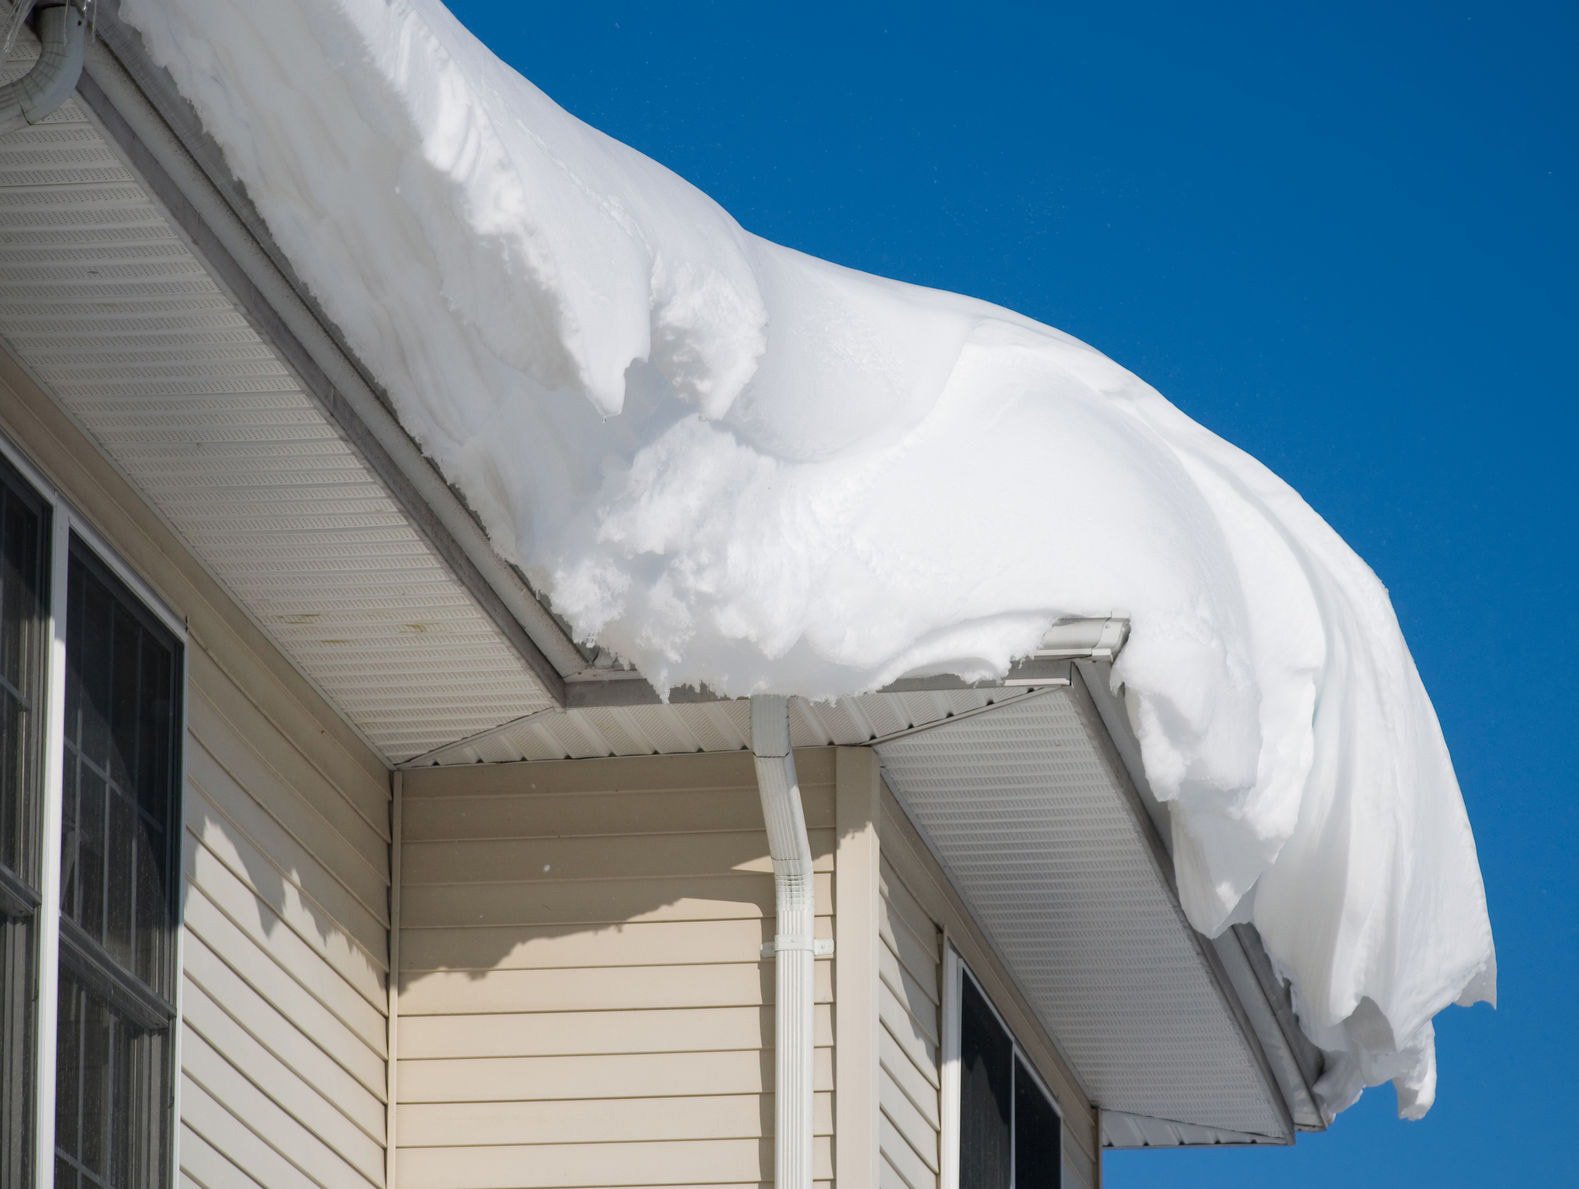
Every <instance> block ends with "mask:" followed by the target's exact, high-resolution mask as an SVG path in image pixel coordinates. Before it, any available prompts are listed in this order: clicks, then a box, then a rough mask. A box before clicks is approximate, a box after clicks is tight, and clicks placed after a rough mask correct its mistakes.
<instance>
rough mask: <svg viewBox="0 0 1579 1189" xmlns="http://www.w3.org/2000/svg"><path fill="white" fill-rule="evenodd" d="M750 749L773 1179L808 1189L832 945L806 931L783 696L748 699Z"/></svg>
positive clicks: (801, 823)
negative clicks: (817, 1048)
mask: <svg viewBox="0 0 1579 1189" xmlns="http://www.w3.org/2000/svg"><path fill="white" fill-rule="evenodd" d="M751 750H752V751H753V752H754V753H755V755H756V765H757V790H758V792H759V793H760V794H761V796H762V816H763V819H764V820H765V821H766V823H767V831H768V852H769V854H771V855H772V857H773V889H774V906H775V909H776V911H777V916H778V921H777V924H776V926H775V932H774V937H773V940H772V941H771V942H770V943H769V944H768V945H766V946H764V947H763V953H764V955H766V954H767V953H772V954H773V957H774V968H775V989H776V992H777V994H776V997H775V1009H774V1029H773V1039H774V1060H773V1065H774V1112H775V1113H774V1124H775V1125H774V1132H773V1135H774V1142H773V1148H774V1166H773V1183H774V1185H775V1186H776V1189H811V1173H812V1167H811V1159H812V1156H811V1153H812V1143H811V1139H812V1135H811V1132H812V1114H811V1109H812V1084H811V1079H812V1044H813V1038H812V996H813V969H814V963H815V960H816V957H817V955H818V954H819V953H831V952H832V948H833V947H832V945H831V943H825V944H823V945H819V944H818V943H817V940H816V937H815V933H814V922H815V913H816V905H815V900H814V891H813V887H812V871H811V843H810V842H809V841H808V840H807V837H806V814H805V812H804V811H803V810H802V808H801V801H800V781H799V780H798V779H797V778H796V775H795V755H794V753H793V752H792V751H791V749H790V731H789V703H788V702H787V701H786V700H785V699H784V698H781V697H776V696H768V695H757V696H754V697H753V698H752V699H751Z"/></svg>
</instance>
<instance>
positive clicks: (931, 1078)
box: [877, 858, 943, 1189]
mask: <svg viewBox="0 0 1579 1189" xmlns="http://www.w3.org/2000/svg"><path fill="white" fill-rule="evenodd" d="M879 890H880V892H881V897H882V898H881V909H880V911H879V914H878V944H879V946H880V947H881V948H880V950H879V953H878V992H877V994H878V1021H879V1025H880V1027H881V1028H882V1033H881V1035H880V1036H879V1037H878V1063H879V1070H880V1075H881V1076H880V1080H879V1083H878V1092H879V1102H880V1104H881V1107H882V1120H881V1123H880V1128H881V1130H880V1132H879V1147H880V1150H881V1153H882V1158H883V1159H882V1165H881V1167H880V1169H879V1175H880V1176H881V1177H882V1180H883V1183H884V1184H887V1185H903V1186H908V1187H909V1189H933V1187H934V1186H936V1185H937V1184H938V1143H939V1133H940V1128H941V1123H942V1115H941V1113H940V1105H939V1100H938V1070H939V1056H938V1043H939V1035H940V1033H939V1021H940V1018H941V1016H940V1009H939V1001H940V996H941V988H942V961H941V956H942V944H943V936H942V932H941V931H940V930H939V928H938V926H937V923H936V922H935V921H933V920H932V918H931V917H930V916H928V915H927V913H926V911H925V910H924V909H922V907H921V905H920V904H919V903H918V902H917V900H916V898H915V896H914V895H912V894H911V892H910V890H909V889H908V888H907V887H905V885H904V881H903V880H901V879H900V878H899V875H898V873H896V872H895V870H894V867H893V864H892V863H890V862H889V861H888V860H887V859H886V858H884V859H883V860H882V862H881V864H880V867H879Z"/></svg>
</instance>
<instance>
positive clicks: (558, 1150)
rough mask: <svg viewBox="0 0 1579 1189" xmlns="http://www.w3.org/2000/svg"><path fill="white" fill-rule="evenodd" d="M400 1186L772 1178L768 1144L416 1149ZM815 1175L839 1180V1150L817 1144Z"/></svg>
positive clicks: (604, 1186)
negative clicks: (836, 1165) (835, 1154)
mask: <svg viewBox="0 0 1579 1189" xmlns="http://www.w3.org/2000/svg"><path fill="white" fill-rule="evenodd" d="M399 1175H400V1184H401V1185H403V1186H412V1187H416V1186H421V1187H422V1189H547V1187H557V1189H568V1187H571V1186H576V1187H589V1189H590V1187H594V1186H596V1187H598V1189H624V1187H625V1186H632V1185H644V1186H647V1185H651V1186H656V1185H704V1184H717V1183H719V1182H736V1181H738V1182H745V1183H747V1184H751V1183H759V1184H760V1183H762V1182H763V1181H764V1180H771V1179H772V1175H773V1145H772V1143H771V1141H768V1140H699V1141H674V1142H670V1143H657V1144H655V1143H627V1144H545V1145H537V1146H529V1147H520V1146H509V1147H506V1146H500V1147H486V1148H467V1149H464V1152H463V1153H457V1152H456V1151H454V1150H453V1149H446V1148H414V1149H412V1150H411V1151H409V1152H402V1154H401V1159H400V1174H399ZM812 1175H813V1176H814V1177H816V1178H819V1179H822V1180H827V1179H828V1178H831V1177H832V1176H833V1145H832V1143H831V1142H830V1141H829V1140H827V1139H818V1140H816V1141H815V1142H814V1143H813V1148H812Z"/></svg>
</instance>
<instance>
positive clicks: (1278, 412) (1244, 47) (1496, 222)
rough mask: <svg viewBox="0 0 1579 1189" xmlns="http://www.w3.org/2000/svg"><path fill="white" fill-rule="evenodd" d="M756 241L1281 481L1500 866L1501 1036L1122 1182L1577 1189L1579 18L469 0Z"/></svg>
mask: <svg viewBox="0 0 1579 1189" xmlns="http://www.w3.org/2000/svg"><path fill="white" fill-rule="evenodd" d="M452 7H453V8H454V9H455V11H456V12H457V13H458V14H459V15H460V16H461V18H462V19H463V20H465V21H466V22H467V23H468V24H470V25H471V27H472V28H473V29H474V30H476V31H477V32H478V33H479V34H480V35H481V36H482V37H483V39H484V40H486V41H487V42H489V43H490V44H491V45H492V46H493V47H494V48H495V50H497V51H498V52H499V53H500V54H501V55H502V56H504V57H505V58H507V59H508V60H509V61H511V62H512V63H513V64H514V65H515V66H516V67H518V68H519V69H520V70H521V71H522V73H524V74H525V75H526V76H527V77H528V78H531V79H532V80H533V81H534V82H536V83H537V84H538V85H539V86H541V87H542V88H543V89H544V90H546V91H547V92H548V93H549V94H550V95H551V96H553V97H554V98H555V99H557V100H558V101H559V102H560V103H561V104H563V105H564V106H565V107H567V108H569V109H570V110H571V111H572V112H574V113H575V114H577V115H578V116H580V117H581V118H583V119H585V120H587V121H589V122H590V123H592V124H594V125H596V126H598V127H600V128H602V129H603V130H604V131H606V132H608V133H610V134H612V135H614V136H616V137H618V138H620V139H621V140H624V141H625V142H626V143H628V144H631V145H634V146H635V147H636V148H639V149H641V150H642V151H644V152H646V153H648V154H649V155H651V156H653V157H656V158H657V159H658V160H660V161H662V162H664V163H665V164H667V165H668V166H670V167H671V168H673V169H675V170H676V171H677V172H679V173H680V174H682V175H684V176H685V177H687V178H689V179H690V180H691V181H693V182H695V183H696V184H697V185H699V186H700V187H702V189H704V190H706V191H708V192H709V193H711V194H712V195H713V196H714V197H715V198H717V199H718V200H719V201H721V202H722V203H723V204H724V205H725V206H726V207H727V208H728V209H729V210H730V211H732V212H733V213H734V215H735V216H736V217H737V218H738V219H739V220H740V221H741V222H742V223H743V224H744V225H745V226H746V227H748V228H750V229H751V230H753V231H756V232H758V233H760V234H762V235H766V236H768V237H769V238H772V239H775V240H778V241H780V242H783V243H786V244H789V245H792V246H793V247H796V248H800V249H803V250H805V251H808V252H812V253H815V254H817V255H819V256H825V257H827V258H829V259H832V260H836V261H839V262H840V263H843V264H848V265H852V266H854V267H856V268H861V269H866V270H869V271H872V272H878V273H884V274H887V275H889V276H895V277H901V278H903V279H905V280H909V281H915V282H919V283H922V284H927V285H936V286H941V287H944V288H948V289H957V290H961V291H963V292H966V293H970V294H973V295H975V296H978V297H984V298H987V299H989V300H992V301H996V302H999V303H1002V304H1004V305H1008V306H1012V307H1014V308H1015V309H1018V310H1021V311H1023V312H1025V313H1027V314H1030V315H1032V316H1033V317H1036V318H1039V319H1041V320H1043V321H1045V322H1049V323H1052V324H1053V325H1055V326H1059V327H1062V328H1063V329H1065V330H1068V331H1070V332H1072V333H1074V334H1076V335H1078V336H1080V337H1081V338H1083V339H1085V340H1087V341H1088V342H1090V343H1093V344H1094V345H1096V346H1097V347H1099V348H1101V349H1102V350H1104V351H1106V352H1107V353H1108V354H1109V355H1111V356H1113V357H1114V358H1115V359H1117V360H1118V361H1119V362H1121V363H1123V364H1125V365H1126V366H1128V367H1129V368H1130V369H1132V370H1133V371H1135V372H1137V373H1139V374H1140V375H1141V376H1142V377H1144V378H1145V379H1146V380H1149V381H1150V382H1151V383H1153V384H1154V385H1156V386H1157V387H1158V388H1160V389H1161V390H1162V391H1163V392H1164V393H1165V394H1166V395H1167V396H1169V397H1170V398H1171V399H1172V400H1173V401H1174V402H1175V403H1176V404H1178V405H1179V406H1180V407H1182V408H1183V409H1184V410H1185V411H1186V412H1188V413H1189V414H1191V415H1192V416H1193V417H1195V418H1196V419H1197V420H1199V421H1201V422H1203V423H1205V424H1206V425H1208V426H1210V427H1211V428H1212V429H1214V430H1216V431H1217V432H1219V433H1221V434H1223V435H1224V436H1225V437H1227V438H1229V439H1231V440H1232V441H1234V442H1236V443H1238V444H1239V445H1240V446H1243V447H1245V448H1246V449H1248V450H1250V451H1251V452H1252V453H1253V454H1255V455H1257V456H1258V457H1260V458H1261V459H1262V460H1264V461H1265V462H1267V463H1268V464H1269V465H1271V466H1272V468H1273V469H1274V470H1276V471H1278V472H1279V473H1280V474H1281V475H1283V477H1284V478H1286V479H1288V480H1289V481H1290V482H1292V483H1293V485H1294V486H1295V487H1296V488H1298V489H1299V491H1301V492H1302V493H1303V494H1304V495H1305V497H1306V498H1307V499H1308V500H1309V501H1310V502H1311V504H1313V505H1314V506H1315V507H1316V509H1317V510H1318V511H1320V512H1321V513H1322V514H1323V515H1324V516H1326V518H1327V519H1328V520H1329V521H1330V522H1331V523H1332V524H1333V525H1334V526H1335V527H1336V528H1337V529H1338V531H1339V532H1341V533H1342V534H1343V535H1344V536H1345V537H1346V538H1347V539H1348V540H1349V542H1350V543H1351V544H1353V545H1354V547H1355V548H1356V549H1357V550H1358V551H1359V552H1360V554H1361V555H1362V556H1363V557H1364V558H1366V560H1367V561H1369V562H1370V564H1371V566H1372V567H1373V568H1374V569H1375V570H1376V571H1377V572H1378V573H1379V574H1380V575H1381V577H1382V580H1383V581H1384V582H1386V583H1387V585H1388V587H1389V588H1390V589H1391V591H1392V595H1393V601H1394V603H1395V605H1396V606H1397V609H1398V615H1399V618H1400V619H1401V620H1402V621H1403V626H1404V631H1405V633H1406V635H1407V636H1408V638H1409V641H1410V643H1411V644H1412V646H1413V648H1414V654H1415V658H1416V660H1417V661H1418V662H1419V666H1420V669H1421V672H1422V673H1423V675H1424V677H1425V681H1426V686H1427V688H1428V689H1429V690H1430V691H1431V693H1432V695H1433V696H1434V698H1435V701H1436V706H1437V710H1438V712H1439V714H1440V715H1441V718H1442V724H1443V727H1444V729H1445V731H1446V734H1447V739H1448V744H1449V746H1450V747H1451V748H1452V751H1453V755H1454V758H1455V760H1456V761H1457V764H1458V772H1459V778H1460V780H1461V782H1462V783H1463V786H1464V793H1465V799H1466V800H1467V802H1468V804H1469V811H1470V818H1471V820H1472V822H1473V824H1474V827H1475V834H1476V838H1477V839H1478V841H1479V845H1480V853H1481V861H1482V866H1483V868H1484V870H1485V875H1486V884H1487V889H1488V894H1489V897H1490V901H1491V916H1492V924H1493V927H1494V929H1495V931H1496V936H1497V942H1498V950H1499V957H1500V962H1501V998H1502V1006H1501V1007H1500V1008H1499V1009H1498V1010H1497V1011H1496V1012H1495V1013H1493V1012H1491V1011H1489V1010H1487V1009H1485V1008H1478V1009H1475V1010H1474V1011H1463V1010H1457V1009H1455V1010H1452V1011H1450V1012H1448V1013H1447V1014H1446V1015H1445V1016H1443V1017H1441V1018H1439V1020H1438V1037H1439V1047H1438V1053H1439V1060H1440V1068H1441V1087H1440V1093H1439V1097H1438V1102H1437V1106H1436V1109H1435V1110H1434V1111H1433V1112H1432V1114H1431V1115H1430V1117H1429V1118H1428V1119H1427V1120H1426V1121H1424V1122H1423V1123H1418V1124H1404V1123H1401V1122H1398V1121H1396V1120H1395V1119H1394V1118H1393V1109H1394V1104H1393V1097H1392V1091H1391V1090H1390V1089H1386V1088H1384V1089H1380V1090H1373V1091H1371V1092H1370V1093H1368V1094H1367V1095H1366V1097H1365V1099H1364V1100H1363V1101H1362V1103H1361V1104H1360V1105H1359V1106H1358V1107H1356V1108H1354V1109H1353V1110H1352V1111H1350V1112H1349V1113H1348V1114H1346V1115H1344V1116H1343V1117H1342V1118H1341V1119H1340V1120H1339V1122H1338V1123H1337V1125H1336V1126H1335V1127H1333V1128H1332V1129H1331V1130H1330V1131H1328V1132H1327V1133H1326V1134H1324V1135H1317V1136H1306V1137H1304V1138H1302V1139H1301V1140H1300V1142H1299V1143H1298V1145H1297V1146H1296V1147H1295V1148H1293V1149H1292V1150H1288V1149H1279V1150H1270V1151H1241V1150H1229V1151H1205V1152H1190V1153H1183V1152H1139V1153H1124V1154H1119V1155H1115V1156H1110V1157H1109V1159H1108V1161H1107V1165H1106V1170H1107V1176H1108V1180H1107V1184H1108V1185H1109V1186H1110V1187H1114V1189H1122V1187H1125V1186H1136V1185H1155V1184H1162V1185H1211V1186H1236V1185H1263V1184H1266V1183H1267V1182H1269V1181H1271V1180H1273V1179H1276V1181H1277V1183H1278V1184H1279V1186H1280V1189H1296V1187H1298V1186H1305V1185H1318V1184H1320V1185H1327V1184H1331V1183H1342V1184H1372V1183H1376V1184H1393V1185H1416V1184H1420V1185H1489V1184H1497V1185H1503V1184H1538V1183H1547V1184H1551V1183H1568V1182H1569V1181H1570V1179H1571V1178H1572V1177H1573V1176H1574V1175H1575V1174H1574V1173H1573V1172H1572V1167H1573V1164H1574V1160H1575V1157H1574V1153H1573V1145H1572V1141H1571V1140H1569V1139H1565V1138H1563V1136H1564V1133H1565V1132H1566V1131H1567V1129H1568V1128H1569V1127H1570V1126H1572V1124H1573V1119H1574V1118H1575V1117H1576V1116H1579V1092H1576V1089H1575V1087H1576V1084H1579V1078H1576V1076H1575V1070H1574V1066H1575V1062H1576V1059H1579V1043H1576V1034H1579V1026H1576V1024H1575V1022H1574V1020H1575V1012H1574V1011H1573V1009H1572V1007H1571V1001H1572V1000H1573V999H1574V997H1575V996H1576V994H1579V923H1576V909H1579V895H1576V875H1575V872H1576V868H1579V860H1576V858H1575V855H1574V852H1575V850H1576V849H1579V804H1576V798H1575V796H1574V780H1573V775H1572V771H1571V769H1572V764H1571V763H1570V755H1571V754H1572V752H1573V750H1574V741H1575V738H1576V736H1579V728H1576V727H1575V726H1574V723H1573V720H1574V718H1575V713H1576V711H1575V706H1576V695H1579V689H1576V685H1579V682H1576V680H1575V668H1576V662H1579V655H1576V653H1579V650H1576V648H1575V641H1576V635H1579V633H1576V631H1575V622H1576V615H1575V608H1574V605H1573V604H1574V595H1575V588H1576V582H1575V579H1576V569H1579V567H1576V564H1575V553H1576V550H1579V541H1576V538H1579V533H1576V526H1575V521H1576V517H1579V461H1576V458H1575V446H1576V443H1575V428H1576V424H1579V417H1576V416H1575V400H1576V397H1579V391H1576V390H1579V385H1576V384H1575V381H1574V370H1573V363H1572V355H1573V352H1574V347H1575V340H1576V332H1579V317H1576V315H1579V301H1576V296H1575V287H1576V283H1579V268H1576V265H1579V232H1576V226H1575V224H1576V214H1579V151H1576V145H1579V117H1576V113H1579V69H1576V67H1575V64H1574V54H1575V50H1576V47H1579V8H1576V6H1574V5H1572V4H1558V3H1552V4H1523V3H1517V2H1512V3H1509V2H1504V3H1498V4H1495V5H1493V4H1483V5H1463V4H1458V3H1453V2H1451V0H1449V2H1446V3H1431V4H1426V3H1417V4H1413V5H1408V4H1391V5H1376V4H1371V5H1351V4H1342V3H1340V4H1330V3H1329V4H1323V5H1315V4H1311V5H1300V6H1292V5H1266V4H1257V5H1250V4H1234V5H1209V6H1201V5H1193V6H1185V5H1152V4H1125V5H1101V4H1082V5H1069V6H1063V5H1053V4H1007V3H998V2H994V0H987V2H983V3H978V4H973V5H956V4H931V3H922V2H915V3H908V4H902V5H901V4H893V5H884V6H880V7H879V6H872V5H865V4H841V5H822V4H812V3H802V4H797V5H775V6H766V5H745V4H733V3H730V4H726V3H717V4H702V3H678V2H665V3H661V4H654V3H651V2H643V3H623V4H621V3H599V2H597V0H581V2H580V3H577V4H573V5H571V4H555V5H539V4H522V5H517V4H505V3H501V2H499V0H452Z"/></svg>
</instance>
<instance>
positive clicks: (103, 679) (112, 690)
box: [55, 541, 181, 1187]
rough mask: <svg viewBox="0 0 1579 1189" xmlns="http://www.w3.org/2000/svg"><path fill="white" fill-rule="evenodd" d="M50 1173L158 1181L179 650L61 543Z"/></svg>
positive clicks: (167, 1087) (170, 981) (168, 1093)
mask: <svg viewBox="0 0 1579 1189" xmlns="http://www.w3.org/2000/svg"><path fill="white" fill-rule="evenodd" d="M66 602H67V616H66V721H65V748H64V755H63V761H64V773H63V776H64V788H63V794H64V797H63V804H62V822H61V893H60V894H61V899H60V904H61V926H60V933H61V945H60V964H61V979H60V1009H59V1010H60V1027H59V1032H58V1034H57V1037H56V1048H57V1055H58V1066H57V1074H56V1078H57V1081H56V1103H55V1105H56V1133H55V1167H56V1183H57V1184H58V1185H69V1186H73V1187H75V1186H89V1185H93V1186H99V1185H103V1186H112V1185H113V1186H123V1185H145V1184H156V1183H162V1182H164V1181H165V1180H167V1179H168V1170H167V1164H168V1153H169V1146H170V1128H171V1120H170V1110H169V1108H170V1104H171V1098H172V1090H173V1088H172V1085H171V1080H170V1073H171V1071H170V1051H171V1050H170V1046H171V1042H172V1039H173V1037H172V1030H173V1021H174V1018H175V1012H174V1009H173V1007H172V1001H173V999H174V996H175V980H176V969H175V938H176V928H177V896H178V878H179V870H178V861H177V856H178V850H177V845H178V842H177V840H178V838H179V823H178V821H177V819H176V811H177V807H178V804H179V797H178V791H177V789H176V787H175V784H176V780H177V776H178V771H177V763H176V757H177V755H178V752H177V750H176V749H177V739H178V732H179V730H180V717H181V716H180V651H179V646H178V645H177V643H176V641H175V640H174V639H173V638H172V637H171V636H170V633H169V632H168V631H166V630H165V628H164V627H163V626H162V625H161V624H160V623H159V622H158V621H157V620H156V619H154V618H153V616H151V615H150V614H149V613H148V612H147V611H146V610H144V609H143V607H142V606H141V604H140V603H139V602H138V600H137V599H136V597H135V596H133V595H132V593H131V592H130V591H129V590H127V589H126V587H125V586H124V585H123V584H122V583H121V581H120V580H119V579H118V578H116V577H115V576H114V575H113V574H112V573H110V571H109V570H108V569H107V568H106V567H105V566H104V565H103V564H102V563H101V562H99V561H98V560H97V559H96V558H95V557H94V556H93V555H92V554H91V553H89V552H88V550H87V549H86V548H84V547H83V546H82V545H81V544H80V543H78V542H76V541H73V542H72V547H71V556H70V559H69V563H68V573H67V582H66Z"/></svg>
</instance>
